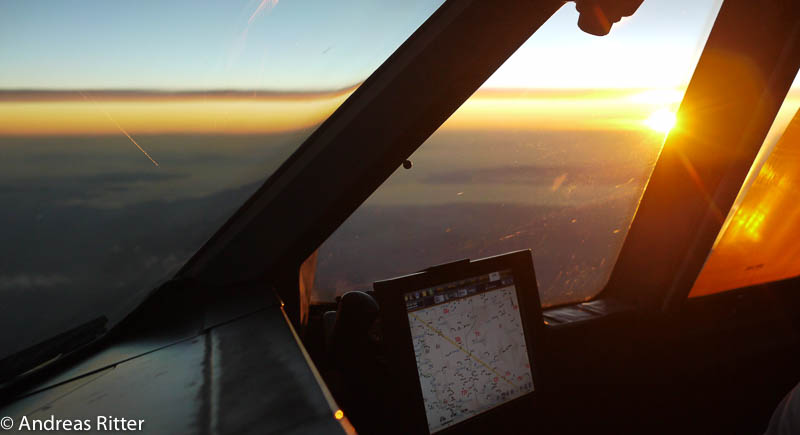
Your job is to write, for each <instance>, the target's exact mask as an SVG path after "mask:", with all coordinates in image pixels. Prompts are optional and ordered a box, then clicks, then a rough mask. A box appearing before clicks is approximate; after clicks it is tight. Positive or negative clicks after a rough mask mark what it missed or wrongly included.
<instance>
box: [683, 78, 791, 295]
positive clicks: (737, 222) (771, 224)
mask: <svg viewBox="0 0 800 435" xmlns="http://www.w3.org/2000/svg"><path fill="white" fill-rule="evenodd" d="M798 109H800V90H796V89H793V90H792V91H790V93H789V96H788V97H787V99H786V100H785V101H784V103H783V106H782V107H781V110H780V112H779V113H778V117H777V118H776V120H775V123H774V124H773V126H772V129H771V130H770V133H769V135H768V136H767V139H766V141H765V142H764V145H762V147H761V151H760V152H759V155H758V157H757V158H756V161H755V162H754V164H753V167H752V168H751V170H750V174H748V177H747V179H746V180H745V183H744V185H743V187H742V189H741V190H740V192H739V196H738V197H737V199H736V202H735V203H734V206H733V208H732V209H731V212H730V213H729V214H728V218H727V219H726V220H725V223H724V224H723V226H722V230H721V231H720V234H719V236H718V237H717V240H716V242H715V243H714V248H713V249H712V250H711V254H710V255H709V257H708V259H707V260H706V263H705V265H704V266H703V270H702V272H701V273H700V276H699V277H698V278H697V280H696V281H695V283H694V287H693V288H692V290H691V293H690V297H695V296H704V295H709V294H713V293H719V292H722V291H725V290H732V289H736V288H742V287H747V286H750V285H755V284H762V283H765V282H770V281H777V280H781V279H786V278H791V277H795V276H798V275H800V244H798V243H797V240H798V239H799V238H800V232H798V229H800V227H799V226H798V223H800V202H799V201H798V200H800V196H798V192H800V176H799V175H798V174H800V111H799V110H798ZM787 124H788V125H787Z"/></svg>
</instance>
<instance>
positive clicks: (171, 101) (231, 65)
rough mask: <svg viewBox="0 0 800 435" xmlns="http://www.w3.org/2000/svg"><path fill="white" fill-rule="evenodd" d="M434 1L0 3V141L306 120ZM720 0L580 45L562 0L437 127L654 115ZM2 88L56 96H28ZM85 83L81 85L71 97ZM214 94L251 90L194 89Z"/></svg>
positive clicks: (320, 114)
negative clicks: (279, 95)
mask: <svg viewBox="0 0 800 435" xmlns="http://www.w3.org/2000/svg"><path fill="white" fill-rule="evenodd" d="M441 3H442V0H407V1H402V2H397V1H392V2H389V1H375V0H349V1H336V2H332V1H321V0H313V1H312V0H306V1H300V0H240V1H225V2H222V1H216V2H211V1H182V0H177V1H170V2H160V1H159V2H156V1H142V2H109V1H59V2H15V1H3V0H0V58H2V59H4V65H3V68H1V69H0V134H17V135H18V134H23V135H25V134H83V133H93V134H106V133H114V132H116V130H117V129H118V128H117V126H116V125H115V124H117V123H118V124H120V125H122V126H124V127H125V128H126V129H127V130H129V131H130V132H131V133H132V134H146V133H160V132H220V133H237V132H238V133H253V132H274V131H287V130H292V129H299V128H306V127H309V126H313V125H315V124H317V123H319V122H321V121H322V120H323V119H324V118H325V117H326V116H328V115H329V114H330V113H332V112H333V110H335V108H336V107H338V105H339V104H341V102H342V101H344V99H345V98H346V97H347V96H348V95H349V92H351V91H352V89H354V87H356V86H358V84H359V83H361V82H363V81H364V80H365V79H366V78H367V77H368V76H369V74H370V73H371V72H372V71H374V70H375V68H377V67H378V66H379V65H380V64H381V63H382V62H383V61H384V60H385V59H386V58H387V57H388V56H389V55H390V54H391V53H392V52H393V51H394V50H395V49H396V48H397V47H398V46H399V45H400V44H402V42H403V41H404V40H405V39H406V38H407V37H408V36H409V35H410V34H411V33H412V32H413V31H414V30H415V29H416V28H417V27H418V26H419V25H420V24H421V23H422V22H423V21H424V20H425V19H427V18H428V17H429V16H430V15H431V14H432V13H433V12H434V11H435V10H436V8H438V7H439V6H440V4H441ZM720 4H721V1H720V0H646V1H645V2H644V4H643V5H642V6H641V8H640V9H639V11H638V12H637V13H636V14H635V15H634V16H633V17H632V18H627V19H623V21H622V22H620V23H617V24H616V25H615V26H614V28H613V29H612V32H611V35H609V36H606V37H596V36H592V35H588V34H585V33H583V32H581V31H580V30H579V29H578V27H577V18H578V16H577V12H576V11H575V6H574V4H572V3H567V4H566V5H565V6H564V7H563V8H562V9H561V10H560V11H559V12H558V13H557V14H556V15H555V16H554V17H553V18H551V19H550V20H549V21H548V22H547V23H546V24H545V25H544V26H543V27H542V28H541V29H539V30H538V31H537V32H536V33H535V34H534V36H533V37H532V38H531V39H530V40H529V41H528V42H526V43H525V44H524V45H523V46H522V47H521V48H520V49H519V50H518V51H517V53H515V54H514V55H513V56H512V57H511V58H510V59H509V60H508V61H507V62H506V63H505V64H504V65H503V66H502V67H501V68H500V69H499V70H498V71H497V72H496V73H495V74H494V75H493V76H492V77H491V78H490V79H489V80H488V81H487V82H486V83H485V84H484V86H483V87H482V90H481V91H479V93H478V94H476V96H475V97H473V98H472V99H471V100H470V101H469V102H468V103H467V104H465V105H464V106H463V107H462V109H461V110H459V112H457V113H456V115H455V116H453V117H452V118H451V119H450V121H449V122H448V123H447V124H445V127H447V128H496V127H497V126H498V125H500V124H502V125H503V126H506V127H514V128H517V127H520V128H540V127H543V126H545V127H549V128H554V127H558V126H559V125H561V126H567V127H570V128H579V129H586V128H626V126H630V125H631V122H632V121H631V120H634V121H635V123H636V124H637V125H638V126H641V125H643V124H642V122H644V121H646V120H647V119H648V117H649V116H651V114H652V113H654V111H657V110H671V111H674V110H675V109H676V108H677V104H678V102H679V101H680V98H681V96H682V92H683V88H684V87H685V85H686V84H687V82H688V80H689V78H690V77H691V73H692V71H693V69H694V66H695V64H696V62H697V59H698V58H699V55H700V52H701V49H702V46H703V44H704V43H705V40H706V38H707V36H708V33H709V31H710V28H711V25H712V23H713V20H714V18H715V17H716V14H717V12H718V10H719V6H720ZM473 37H476V38H478V37H481V36H480V35H474V36H473ZM504 89H505V90H504ZM609 89H611V90H614V89H616V91H611V92H610V93H608V92H607V93H602V92H601V93H598V92H596V91H597V90H609ZM12 90H22V91H25V90H55V91H60V92H61V94H60V95H57V96H56V97H53V98H51V99H48V98H50V97H47V96H46V95H44V96H43V95H38V96H37V97H35V98H33V99H30V98H19V95H12V94H9V92H8V91H12ZM86 90H94V91H95V92H84V93H79V92H77V91H86ZM114 90H143V91H146V92H145V94H147V95H149V96H147V95H146V96H145V97H144V98H138V97H137V98H132V97H130V96H125V95H121V94H116V93H114V92H113V91H114ZM215 90H238V91H255V90H257V91H259V92H262V93H264V94H263V95H260V96H258V97H256V96H255V94H254V95H246V94H238V96H230V95H228V96H219V95H207V94H204V93H205V92H208V91H215ZM578 90H580V91H578ZM3 91H6V92H5V93H3ZM164 91H168V92H172V91H182V92H189V93H190V94H192V95H193V96H194V97H192V98H188V99H187V98H177V97H176V96H175V95H171V94H164V93H162V92H164ZM271 91H279V92H289V93H302V95H300V96H301V97H302V98H297V99H291V98H289V99H286V98H271V97H270V95H269V94H270V92H271ZM104 92H105V93H108V95H104V94H103V93H104ZM148 93H149V94H148ZM198 96H200V97H202V98H197V97H198ZM167 103H168V104H167ZM111 117H113V119H114V122H110V119H111ZM44 121H46V122H44Z"/></svg>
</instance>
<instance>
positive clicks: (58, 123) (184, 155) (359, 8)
mask: <svg viewBox="0 0 800 435" xmlns="http://www.w3.org/2000/svg"><path fill="white" fill-rule="evenodd" d="M441 3H442V0H412V1H403V2H391V1H373V0H352V1H345V2H330V1H319V0H308V1H279V0H240V1H224V2H223V1H218V2H212V1H202V2H196V1H171V2H160V1H158V2H156V1H146V2H107V1H88V0H87V1H81V2H53V3H39V2H4V3H2V4H0V58H2V59H3V68H1V69H0V200H2V204H3V208H2V212H0V240H2V243H0V297H2V303H0V330H3V331H12V330H13V331H16V332H15V334H8V333H4V334H2V335H0V359H2V358H3V357H5V356H8V355H11V354H14V353H15V352H18V351H20V350H21V349H24V348H27V347H30V346H32V345H34V344H36V343H38V342H41V341H43V340H45V339H47V338H48V337H51V336H53V335H55V334H58V333H61V332H63V331H65V330H68V329H70V328H73V327H75V326H78V325H82V324H86V323H87V322H90V321H92V320H94V319H98V318H105V320H107V321H108V326H110V325H113V324H114V323H115V322H116V321H118V320H119V319H120V318H121V317H122V316H124V315H125V314H126V313H127V312H128V311H129V310H130V309H131V308H132V307H133V306H135V305H136V304H137V303H139V301H141V299H142V297H143V296H144V295H145V294H146V293H147V292H148V291H150V290H152V289H153V288H154V287H155V286H156V285H158V283H159V282H161V281H163V280H165V279H168V278H169V277H170V274H171V273H173V272H174V271H176V270H177V269H178V268H179V267H180V266H181V265H182V264H183V263H184V262H185V261H186V260H187V259H188V258H190V257H191V255H192V254H193V253H194V252H196V250H197V249H198V248H199V247H200V246H202V244H203V243H204V242H205V241H206V240H207V239H208V238H209V237H210V236H211V235H212V234H213V233H214V231H215V230H217V229H218V228H219V227H220V225H221V224H222V223H223V222H224V221H225V220H226V219H227V218H228V217H230V216H231V214H232V213H233V212H234V211H235V210H236V209H237V208H238V207H239V206H240V205H241V204H242V203H243V202H244V201H245V200H246V199H247V198H248V197H249V196H250V195H251V194H252V193H253V192H254V191H255V190H256V189H257V187H258V186H260V185H261V184H262V183H263V181H264V180H265V178H266V177H267V176H269V175H270V174H271V173H272V172H273V171H274V170H275V169H276V168H277V167H278V166H279V165H280V164H281V163H282V162H283V161H284V160H285V159H286V158H287V157H288V156H289V155H290V154H291V153H292V152H293V151H294V150H296V149H297V148H298V146H299V145H300V144H301V143H302V142H303V141H304V140H305V138H306V137H308V135H309V134H310V133H311V132H312V131H313V130H314V129H315V127H316V126H317V125H319V124H320V123H321V122H322V121H323V120H325V119H326V117H327V116H328V115H329V114H331V113H332V112H333V111H334V110H335V109H336V108H337V107H338V106H339V105H340V104H341V103H342V102H343V101H344V100H345V99H346V98H347V97H348V96H349V95H350V94H351V93H352V91H353V90H354V89H355V88H356V87H358V85H359V84H360V83H361V82H362V81H363V80H365V79H366V77H367V76H368V75H369V74H370V73H371V72H372V71H373V70H374V69H375V68H377V67H378V66H379V65H380V64H381V63H382V62H383V61H384V60H385V59H386V58H387V57H388V56H389V55H390V54H391V53H392V52H393V51H394V50H395V49H396V48H397V47H398V46H399V45H400V44H401V43H402V42H403V41H404V40H405V39H406V38H407V37H408V36H409V35H410V34H411V33H412V32H413V31H414V30H415V29H416V28H417V27H418V26H419V25H420V24H421V23H422V22H424V21H425V19H427V18H428V16H430V15H431V14H432V13H433V11H435V10H436V9H437V8H438V7H439V5H440V4H441ZM45 301H46V302H45ZM12 338H13V340H12Z"/></svg>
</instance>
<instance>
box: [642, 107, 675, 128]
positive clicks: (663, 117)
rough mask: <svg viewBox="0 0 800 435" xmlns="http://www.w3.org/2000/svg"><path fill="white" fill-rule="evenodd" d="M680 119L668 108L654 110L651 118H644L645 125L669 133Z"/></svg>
mask: <svg viewBox="0 0 800 435" xmlns="http://www.w3.org/2000/svg"><path fill="white" fill-rule="evenodd" d="M677 121H678V119H677V117H676V116H675V113H674V112H672V111H670V110H668V109H660V110H657V111H655V112H653V114H652V115H650V117H649V118H647V119H645V120H644V125H646V126H648V127H650V128H651V129H653V130H655V131H657V132H659V133H669V131H670V130H672V127H675V123H676V122H677Z"/></svg>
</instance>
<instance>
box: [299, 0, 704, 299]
mask: <svg viewBox="0 0 800 435" xmlns="http://www.w3.org/2000/svg"><path fill="white" fill-rule="evenodd" d="M718 9H719V2H716V1H700V2H698V1H688V0H686V1H667V0H648V1H646V2H644V4H643V5H642V7H641V8H640V10H639V11H638V12H637V13H636V15H634V16H633V17H632V18H627V19H624V20H623V21H622V22H620V23H618V24H617V25H615V27H614V28H613V29H612V31H611V34H610V35H608V36H606V37H602V38H598V37H594V36H591V35H587V34H584V33H582V32H580V31H579V30H578V28H577V25H576V22H577V18H578V16H577V13H576V12H575V8H574V5H573V4H567V5H566V6H565V7H563V8H562V9H561V10H560V11H559V12H558V13H557V14H556V15H555V16H554V17H553V18H551V19H550V20H549V21H548V22H547V23H546V24H545V25H544V26H543V27H542V28H541V29H539V30H538V31H537V32H536V34H535V35H533V37H531V39H530V40H529V41H527V42H526V43H525V44H524V45H523V46H522V47H521V48H520V49H519V50H518V51H517V52H516V53H515V54H514V55H513V56H512V57H511V58H509V59H508V61H507V62H506V63H505V64H504V65H503V66H502V67H501V68H500V69H499V70H498V71H497V72H496V73H495V74H494V75H493V76H492V77H491V78H490V79H489V80H488V81H487V82H486V83H485V84H484V85H483V86H482V87H481V89H480V90H479V91H478V92H477V93H476V94H475V95H473V96H472V97H471V98H470V99H469V100H468V101H467V102H466V103H465V104H464V105H463V106H462V107H461V108H460V109H459V110H458V111H457V112H456V113H455V114H454V115H453V116H452V117H451V118H450V119H449V120H448V121H447V122H446V123H445V124H444V125H443V126H442V127H441V128H440V129H439V130H438V131H437V132H436V133H435V134H434V135H432V136H431V137H430V138H429V139H428V141H427V142H426V143H424V144H423V145H422V146H421V148H420V149H419V150H418V151H417V152H416V153H414V155H412V156H411V158H410V160H411V161H412V163H413V167H412V168H411V169H410V170H405V169H402V168H400V169H398V170H397V171H396V172H395V174H394V175H392V177H391V178H390V179H389V180H388V181H387V182H386V183H384V185H382V186H381V187H380V188H379V189H378V190H377V191H376V192H375V193H374V194H373V195H372V196H371V197H370V198H369V199H368V200H367V201H366V203H365V204H364V205H363V206H361V207H360V208H359V209H358V210H357V211H356V212H355V213H354V214H353V215H352V216H351V217H350V218H349V219H348V220H347V221H346V222H345V223H344V224H343V225H342V226H341V227H340V228H339V229H338V230H337V232H336V233H334V234H333V235H332V236H331V237H330V238H329V239H328V240H327V241H326V242H325V243H324V244H323V245H322V246H321V248H320V251H319V256H318V266H317V267H318V271H317V274H316V283H315V287H314V292H313V293H312V299H314V300H317V301H328V300H332V299H333V298H334V297H335V296H336V295H338V294H341V293H343V292H345V291H348V290H356V289H368V288H370V287H371V284H372V282H373V281H375V280H378V279H383V278H389V277H392V276H397V275H402V274H406V273H410V272H413V271H416V270H419V269H422V268H424V267H426V266H430V265H434V264H438V263H443V262H447V261H453V260H457V259H460V258H480V257H485V256H490V255H496V254H501V253H504V252H508V251H512V250H517V249H532V251H533V256H534V265H535V268H536V275H537V280H538V284H539V288H540V293H541V299H542V302H543V304H544V305H555V304H561V303H567V302H574V301H580V300H585V299H588V298H591V297H593V296H594V295H596V294H597V293H598V292H599V291H600V290H601V289H602V288H603V286H604V285H605V283H606V281H607V280H608V277H609V274H610V272H611V268H612V267H613V265H614V263H615V261H616V258H617V255H618V253H619V250H620V248H621V244H622V242H623V240H624V238H625V235H626V233H627V230H628V227H629V225H630V222H631V219H632V217H633V214H634V212H635V210H636V207H637V205H638V202H639V200H640V198H641V194H642V191H643V189H644V186H645V184H646V183H647V180H648V178H649V176H650V172H651V170H652V168H653V165H654V164H655V161H656V159H657V157H658V154H659V152H660V150H661V145H662V143H663V141H664V138H665V135H666V133H667V132H668V131H669V130H670V128H671V126H672V124H673V123H674V122H675V116H674V112H675V111H676V110H677V106H678V104H679V103H680V100H681V98H682V96H683V92H684V88H685V86H686V84H687V83H688V80H689V78H690V76H691V73H692V71H693V69H694V66H695V64H696V62H697V59H698V58H699V54H700V51H701V49H702V47H703V45H704V43H705V40H706V38H707V35H708V32H709V30H710V27H711V24H712V23H713V20H714V17H715V16H716V13H717V11H718Z"/></svg>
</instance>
